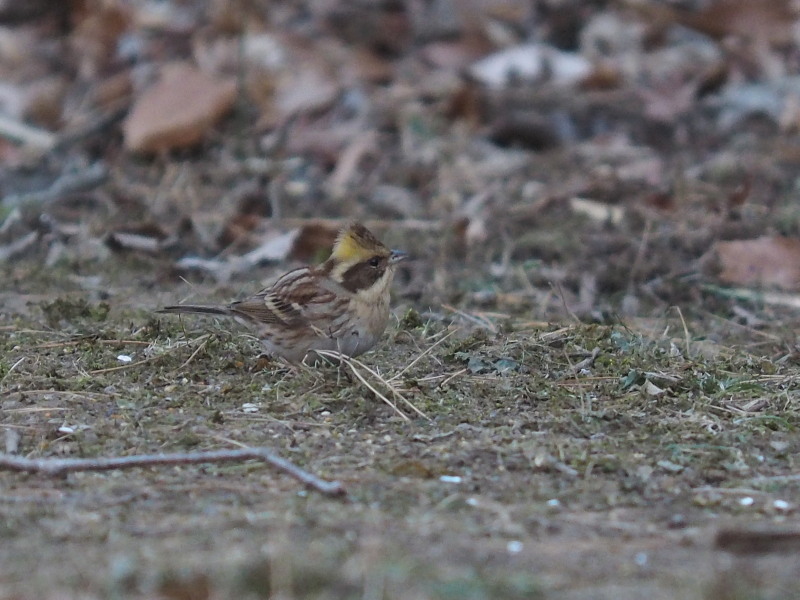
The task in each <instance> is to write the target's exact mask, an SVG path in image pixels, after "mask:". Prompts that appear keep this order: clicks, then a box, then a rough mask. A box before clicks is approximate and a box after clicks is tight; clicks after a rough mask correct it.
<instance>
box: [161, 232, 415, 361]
mask: <svg viewBox="0 0 800 600" xmlns="http://www.w3.org/2000/svg"><path fill="white" fill-rule="evenodd" d="M405 258H406V254H405V253H404V252H400V251H397V250H389V249H388V248H387V247H386V246H384V245H383V244H382V243H381V242H380V240H378V238H376V237H375V236H374V235H373V234H372V233H371V232H370V231H369V230H368V229H367V228H366V227H364V226H363V225H362V224H360V223H352V224H350V225H347V226H345V227H344V228H342V230H341V231H340V232H339V235H338V236H337V238H336V243H335V244H334V246H333V250H332V252H331V256H330V258H329V259H328V260H326V261H325V262H324V263H322V264H321V265H319V266H317V267H301V268H299V269H294V270H292V271H289V272H288V273H285V274H284V275H282V276H281V277H280V278H278V280H277V281H275V283H273V284H272V285H271V286H269V287H267V288H264V289H263V290H261V291H260V292H258V293H257V294H256V295H254V296H251V297H250V298H247V299H245V300H241V301H238V302H232V303H231V304H228V305H227V306H225V305H218V306H206V305H193V304H180V305H176V306H166V307H164V308H162V309H161V310H159V311H158V312H162V313H199V314H210V315H222V316H226V317H233V318H234V319H235V320H236V321H238V322H239V323H242V324H244V325H246V326H248V327H249V328H250V329H252V330H253V331H254V332H255V334H256V335H257V336H258V337H259V339H260V340H261V342H262V343H263V344H264V346H265V347H266V349H267V351H268V352H269V353H271V354H274V355H277V356H281V357H283V358H285V359H287V360H289V361H291V362H301V361H302V360H303V359H304V358H305V357H306V355H308V354H311V353H313V352H314V351H315V350H334V351H339V352H341V353H342V354H345V355H347V356H358V355H359V354H362V353H363V352H365V351H367V350H369V349H370V348H372V346H374V345H375V344H376V343H377V341H378V340H379V339H380V336H381V335H382V334H383V331H384V329H386V324H387V323H388V321H389V288H390V286H391V283H392V278H393V277H394V270H395V266H396V265H397V263H398V262H400V261H401V260H403V259H405Z"/></svg>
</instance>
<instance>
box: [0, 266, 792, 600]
mask: <svg viewBox="0 0 800 600" xmlns="http://www.w3.org/2000/svg"><path fill="white" fill-rule="evenodd" d="M23 272H27V271H24V270H22V268H21V267H16V268H15V267H6V269H5V273H4V277H5V278H6V280H8V281H15V282H16V283H17V285H18V287H19V288H21V289H18V290H17V291H16V292H11V293H10V294H11V295H13V294H17V295H19V296H20V297H21V299H22V301H23V302H24V301H25V300H26V299H27V298H35V297H34V296H32V295H31V294H30V293H31V292H32V288H33V287H35V286H37V285H40V282H38V283H37V282H36V281H35V280H27V281H24V282H23V281H22V280H21V279H20V278H19V276H20V274H21V273H23ZM45 274H46V275H48V276H49V277H51V278H50V279H48V282H49V283H50V284H52V283H53V281H56V280H57V279H54V278H57V277H59V274H58V273H57V272H52V273H50V272H45V273H42V275H45ZM60 284H61V285H63V287H61V286H59V289H60V292H59V294H58V296H57V297H56V298H55V299H53V300H46V301H41V300H39V299H33V300H30V301H31V302H33V304H31V306H30V307H29V308H28V310H27V311H24V312H26V313H27V315H23V314H22V313H20V314H18V315H17V316H16V317H14V318H5V319H4V322H3V325H2V327H3V332H4V336H3V341H2V344H3V347H2V356H3V362H2V373H3V375H2V386H3V405H2V409H3V414H4V417H3V421H4V425H5V427H6V431H13V432H17V433H19V434H20V439H21V447H22V448H23V450H24V452H23V453H24V454H26V455H38V456H42V455H44V456H84V457H87V456H125V455H131V454H143V453H160V452H167V453H168V452H181V451H187V450H192V451H194V450H203V449H219V448H231V447H233V448H235V447H238V446H242V445H246V446H267V447H269V448H272V449H274V450H275V451H277V452H278V453H280V454H281V455H282V456H284V457H285V458H288V459H290V460H292V461H293V462H295V463H297V464H298V465H300V466H302V467H304V468H306V469H308V470H310V471H312V472H313V473H315V474H317V475H319V476H321V477H324V478H327V479H331V480H334V479H335V480H339V481H340V482H342V483H343V484H344V485H345V487H346V489H347V496H346V497H344V498H331V497H326V496H324V495H322V494H319V493H317V492H315V491H312V490H308V489H305V488H304V487H303V486H302V485H301V484H299V483H298V482H297V481H295V480H293V479H290V478H288V477H286V476H285V475H282V474H280V473H278V472H276V471H274V470H271V469H270V468H268V467H267V466H265V465H263V464H257V463H254V462H252V461H251V462H245V463H243V464H225V465H202V466H183V467H169V466H168V467H151V468H143V469H134V470H126V471H111V472H101V473H92V472H85V473H73V474H69V475H66V476H63V477H55V478H53V477H48V476H45V475H41V474H18V473H8V472H6V473H2V476H1V477H2V489H3V496H2V511H3V529H4V535H3V537H4V540H5V542H4V544H3V548H2V560H1V561H0V564H2V591H3V595H5V596H7V597H55V596H54V594H55V592H54V590H61V592H63V593H65V594H67V595H70V596H74V597H112V596H113V597H166V598H217V597H220V598H225V597H243V598H246V597H253V598H258V597H268V596H269V597H273V596H281V597H309V598H339V597H356V596H359V597H368V598H381V597H384V598H416V597H419V598H539V597H540V598H551V597H558V598H642V597H644V596H645V595H647V596H648V597H650V598H678V597H680V598H703V599H706V598H714V599H716V598H737V599H738V598H756V597H757V598H789V597H793V596H795V595H797V594H798V593H800V588H798V583H797V579H796V577H795V574H796V572H797V569H798V558H797V553H796V552H789V553H784V552H782V551H778V552H777V553H774V552H767V553H763V554H760V553H755V554H754V553H753V552H754V551H755V549H754V548H753V547H751V546H752V545H751V544H750V543H749V542H748V541H747V538H746V536H747V535H748V532H750V530H751V529H752V528H753V527H756V528H758V530H759V531H760V530H761V529H764V528H765V527H766V528H767V530H768V531H776V532H777V531H791V530H792V528H795V529H794V530H795V531H796V527H797V518H796V516H795V513H794V511H795V506H796V505H795V499H796V498H797V488H798V479H797V475H796V473H797V462H796V455H797V452H796V450H797V438H796V426H797V403H798V399H797V398H798V384H797V366H796V365H794V364H792V363H793V361H792V360H788V361H784V362H783V363H782V364H781V362H780V361H771V360H768V359H766V358H763V357H760V356H757V355H754V354H752V353H749V352H747V351H746V350H742V349H738V348H732V347H724V346H717V345H712V344H702V343H701V340H696V339H693V338H692V336H691V335H690V336H689V337H688V338H687V337H684V336H683V330H682V325H681V322H680V319H679V318H677V317H672V316H665V317H664V318H662V319H660V320H657V321H655V322H652V323H649V324H645V323H642V324H641V325H640V328H639V329H638V330H635V329H632V328H631V327H630V326H625V325H623V324H615V325H614V324H612V325H606V324H603V325H600V324H582V323H577V322H563V323H535V324H532V323H525V322H522V321H519V320H516V319H507V320H505V321H503V322H502V323H499V322H498V323H496V326H497V327H496V328H497V331H494V332H492V331H487V329H485V328H481V329H475V328H471V327H469V326H459V325H458V320H457V319H456V320H453V319H449V318H447V319H444V320H441V321H439V320H436V319H434V318H432V317H430V318H427V319H426V318H423V317H422V316H421V315H420V314H419V313H418V312H416V311H415V309H413V308H408V309H407V313H406V314H400V315H398V316H399V317H400V318H399V319H396V320H395V322H394V323H393V325H392V326H391V329H390V331H389V332H388V334H387V336H386V340H385V342H384V343H382V344H381V346H380V347H379V348H378V349H376V351H374V352H372V353H370V354H367V355H365V356H364V357H363V362H364V364H365V365H366V366H368V367H370V369H372V370H374V371H375V373H377V374H379V375H380V376H379V377H376V376H375V375H373V374H370V372H368V371H367V370H366V367H364V368H362V369H361V370H360V371H359V372H360V373H361V374H362V375H364V376H365V377H367V378H368V380H369V381H370V383H371V384H372V385H373V386H375V387H376V388H377V389H378V391H380V392H381V393H383V394H384V395H388V396H389V397H391V398H392V399H393V400H395V401H397V400H398V398H399V396H395V395H393V394H394V392H395V391H396V392H397V393H399V394H401V395H402V397H403V398H405V399H406V400H407V401H409V402H411V403H412V404H413V405H414V406H415V407H416V408H418V409H419V410H420V411H422V412H424V413H425V415H426V416H427V418H426V419H423V418H420V417H415V416H414V415H412V417H413V418H411V420H408V421H406V420H404V419H403V418H401V417H400V416H399V415H398V414H397V413H395V412H394V411H393V410H392V409H391V408H389V407H388V405H386V404H385V403H384V402H382V401H381V400H380V399H379V398H378V397H377V396H376V395H375V394H373V393H372V392H371V391H370V390H369V389H368V388H367V387H366V386H365V385H364V384H363V383H362V382H361V381H360V380H359V379H357V377H355V376H354V374H353V373H352V371H349V370H348V367H346V366H341V367H338V368H337V367H334V366H327V367H323V368H321V369H319V370H308V369H299V370H297V369H287V368H285V367H284V366H282V365H279V364H277V365H276V364H267V365H266V366H264V365H263V364H262V363H260V362H259V361H258V360H257V355H258V349H257V345H256V344H255V342H254V341H253V340H252V339H251V338H249V337H248V336H247V335H246V334H245V333H244V332H242V331H240V330H238V329H230V328H226V327H225V323H224V321H213V320H211V321H209V320H203V319H199V320H198V319H194V318H191V317H187V318H184V319H183V321H181V320H179V319H178V318H177V317H172V316H158V317H156V316H154V315H153V314H152V313H151V312H149V311H148V310H146V309H144V308H138V309H134V308H128V307H124V308H116V307H114V306H109V305H108V304H104V303H102V302H99V303H93V302H87V301H86V300H85V299H83V298H82V294H80V293H73V292H71V291H70V289H69V287H70V284H69V282H68V281H67V280H66V279H65V280H63V281H61V282H60ZM163 293H164V295H166V296H168V295H169V290H166V291H163ZM10 294H9V292H6V297H7V296H9V295H10ZM143 303H144V302H143ZM673 332H674V333H675V334H677V335H675V336H673V335H672V333H673ZM120 355H127V356H130V357H131V358H132V362H130V363H124V362H121V361H120V360H119V359H118V357H119V356H120ZM592 357H593V358H592ZM582 361H584V362H582ZM354 366H355V365H354ZM398 408H405V409H406V411H405V412H410V411H409V409H407V407H406V406H405V405H404V404H403V403H402V402H398ZM64 426H66V427H69V428H70V429H69V430H65V429H63V427H64ZM782 501H783V502H782ZM740 530H741V531H740ZM721 531H729V532H732V535H734V536H736V535H741V536H745V540H746V541H745V542H744V545H745V548H744V551H743V553H742V552H740V551H739V550H741V549H739V550H737V548H736V547H735V544H732V545H731V546H730V547H729V548H726V547H719V544H718V540H717V536H718V534H719V533H720V532H721ZM731 550H734V551H731ZM56 595H57V594H56Z"/></svg>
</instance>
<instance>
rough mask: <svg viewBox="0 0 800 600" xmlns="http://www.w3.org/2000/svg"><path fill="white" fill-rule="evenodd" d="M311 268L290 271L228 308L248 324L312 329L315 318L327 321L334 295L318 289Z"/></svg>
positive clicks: (334, 299) (318, 279)
mask: <svg viewBox="0 0 800 600" xmlns="http://www.w3.org/2000/svg"><path fill="white" fill-rule="evenodd" d="M321 279H324V277H323V278H320V276H319V275H318V274H315V273H314V272H313V271H312V270H311V269H308V268H301V269H295V270H294V271H289V272H288V273H286V274H285V275H283V276H282V277H281V278H280V279H278V280H277V281H276V282H275V283H274V284H273V285H272V286H270V287H268V288H265V289H263V290H261V291H260V292H259V293H258V294H256V295H255V296H252V297H251V298H247V299H246V300H242V301H241V302H234V303H233V304H231V305H230V309H231V311H232V312H233V313H235V314H237V315H239V316H241V317H244V318H246V319H248V320H250V321H254V322H256V323H264V324H276V325H277V324H279V325H282V326H284V327H290V328H301V327H309V326H310V327H315V322H316V321H317V320H318V319H324V318H328V317H326V315H327V314H329V311H330V309H331V304H332V303H335V301H336V299H337V295H336V293H334V292H333V291H331V290H329V289H327V287H323V286H320V280H321Z"/></svg>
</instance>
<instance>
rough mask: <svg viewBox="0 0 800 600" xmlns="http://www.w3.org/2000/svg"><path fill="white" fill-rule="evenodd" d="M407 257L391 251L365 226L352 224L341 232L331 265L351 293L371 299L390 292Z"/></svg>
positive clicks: (333, 273)
mask: <svg viewBox="0 0 800 600" xmlns="http://www.w3.org/2000/svg"><path fill="white" fill-rule="evenodd" d="M405 258H407V255H406V253H405V252H401V251H399V250H390V249H389V248H387V247H386V246H384V245H383V243H382V242H381V241H380V240H379V239H378V238H376V237H375V236H374V235H373V234H372V232H371V231H369V229H367V228H366V227H364V226H363V225H362V224H361V223H350V224H349V225H346V226H345V227H343V228H342V230H341V231H340V232H339V235H338V236H337V238H336V243H335V244H334V245H333V251H332V252H331V257H330V258H329V259H328V263H327V266H328V267H329V269H330V277H331V278H332V279H333V280H335V281H337V282H338V283H340V284H341V285H342V287H343V288H345V289H346V290H347V291H348V292H351V293H354V294H356V295H358V296H363V297H364V299H369V298H371V297H373V296H374V297H375V298H377V297H378V296H380V295H382V294H383V293H384V292H385V291H386V290H387V289H388V287H389V285H390V284H391V283H392V278H393V277H394V269H395V266H396V265H397V263H399V262H400V261H401V260H404V259H405Z"/></svg>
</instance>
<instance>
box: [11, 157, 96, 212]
mask: <svg viewBox="0 0 800 600" xmlns="http://www.w3.org/2000/svg"><path fill="white" fill-rule="evenodd" d="M107 178H108V169H107V168H106V166H105V165H104V164H103V163H101V162H97V163H94V164H93V165H89V166H88V167H87V168H85V169H83V170H82V171H78V172H77V173H64V174H63V175H62V176H61V177H59V178H58V179H56V180H55V181H54V182H53V184H52V185H51V186H50V187H49V188H47V189H46V190H40V191H38V192H29V193H27V194H9V195H8V196H6V197H5V198H2V199H0V205H3V206H7V207H9V208H15V207H17V206H22V205H24V204H33V205H38V204H47V203H48V202H52V201H54V200H58V199H59V198H61V197H62V196H64V195H66V194H70V193H72V192H79V191H83V190H90V189H93V188H96V187H97V186H98V185H100V184H101V183H103V182H104V181H105V180H106V179H107Z"/></svg>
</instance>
